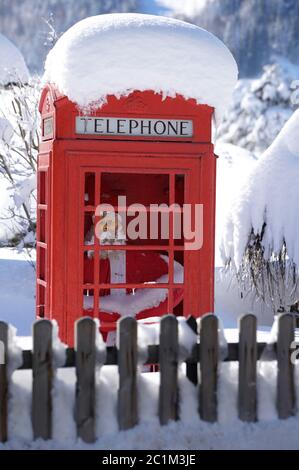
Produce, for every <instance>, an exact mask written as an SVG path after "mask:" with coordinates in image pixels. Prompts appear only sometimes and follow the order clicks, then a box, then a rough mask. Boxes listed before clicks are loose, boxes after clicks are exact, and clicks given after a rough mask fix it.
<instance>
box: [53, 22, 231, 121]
mask: <svg viewBox="0 0 299 470" xmlns="http://www.w3.org/2000/svg"><path fill="white" fill-rule="evenodd" d="M237 75H238V70H237V65H236V62H235V60H234V58H233V56H232V54H231V53H230V51H229V50H228V49H227V47H226V46H225V45H224V44H223V43H222V42H221V41H220V40H219V39H217V38H216V37H215V36H213V35H212V34H210V33H209V32H207V31H205V30H204V29H201V28H199V27H197V26H194V25H191V24H188V23H185V22H183V21H179V20H175V19H172V18H165V17H159V16H152V15H141V14H110V15H99V16H93V17H90V18H86V19H84V20H82V21H80V22H79V23H77V24H75V25H74V26H72V27H71V28H70V29H69V30H68V31H67V32H66V33H64V34H63V35H62V36H61V37H60V38H59V40H58V41H57V43H56V44H55V46H54V48H53V49H52V50H51V51H50V52H49V54H48V57H47V60H46V64H45V75H44V80H45V81H48V82H50V83H53V84H55V85H56V86H57V87H58V89H59V90H60V92H61V93H63V94H65V95H66V96H67V97H68V98H69V99H70V100H71V101H73V102H75V103H77V104H78V105H79V107H81V108H88V107H91V106H98V105H99V104H101V103H103V102H105V99H106V97H107V95H113V94H115V95H117V96H121V95H127V94H129V93H130V92H132V91H133V90H140V91H144V90H149V89H150V90H154V91H155V92H157V93H162V94H163V96H175V95H176V94H181V95H183V96H184V97H185V98H187V99H188V98H194V99H196V100H197V102H198V103H201V104H208V105H210V106H212V107H214V108H215V110H216V119H217V120H218V121H219V119H220V117H221V116H222V114H223V112H224V110H225V109H226V107H227V105H228V103H229V101H230V98H231V94H232V90H233V88H234V86H235V84H236V81H237Z"/></svg>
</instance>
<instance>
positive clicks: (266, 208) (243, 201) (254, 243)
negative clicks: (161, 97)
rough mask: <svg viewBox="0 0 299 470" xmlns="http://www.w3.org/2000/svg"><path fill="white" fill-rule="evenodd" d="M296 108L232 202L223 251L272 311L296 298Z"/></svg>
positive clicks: (298, 288)
mask: <svg viewBox="0 0 299 470" xmlns="http://www.w3.org/2000/svg"><path fill="white" fill-rule="evenodd" d="M298 135H299V110H297V111H296V112H295V113H294V114H293V115H292V116H291V118H290V119H289V121H288V122H287V123H286V125H285V126H284V128H283V129H282V131H281V132H280V133H279V135H278V136H277V138H276V139H275V140H274V142H273V143H272V145H271V146H270V147H269V148H268V149H267V150H266V151H265V152H264V154H263V155H262V156H261V157H260V158H259V160H258V161H257V163H256V165H255V166H254V167H253V169H252V171H250V172H249V174H248V176H247V178H246V181H245V182H244V184H243V185H242V187H241V188H240V189H239V191H238V193H237V194H236V195H235V197H234V201H233V203H232V204H231V208H230V211H229V213H228V215H227V217H226V221H225V224H224V227H223V241H222V255H223V258H224V259H225V261H226V262H227V263H228V264H230V265H231V266H233V267H234V269H235V270H236V273H237V277H238V280H239V282H240V284H241V286H242V288H243V289H244V292H246V291H250V290H251V291H252V290H254V291H255V293H256V294H257V295H258V297H260V298H262V300H263V301H264V302H266V303H268V304H271V305H272V307H273V309H274V310H275V311H277V310H278V309H279V308H281V307H282V308H283V309H284V310H287V309H289V307H290V305H292V304H293V303H294V302H295V301H296V300H297V299H298V296H299V277H298V267H299V238H298V233H299V219H298V200H299V189H298V188H299V187H298V183H297V179H298V174H299V144H298Z"/></svg>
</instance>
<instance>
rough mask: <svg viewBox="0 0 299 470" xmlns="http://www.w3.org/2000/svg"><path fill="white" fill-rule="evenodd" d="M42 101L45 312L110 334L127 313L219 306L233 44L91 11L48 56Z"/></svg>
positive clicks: (64, 323) (40, 260)
mask: <svg viewBox="0 0 299 470" xmlns="http://www.w3.org/2000/svg"><path fill="white" fill-rule="evenodd" d="M44 78H45V86H44V89H43V92H42V96H41V101H40V112H41V115H42V142H41V145H40V151H39V161H38V234H37V237H38V239H37V315H38V317H46V318H55V319H56V320H57V321H58V323H59V326H60V333H61V336H62V338H63V340H64V341H66V342H67V343H69V344H72V343H73V327H74V326H73V325H74V321H75V320H76V319H77V318H79V317H81V316H84V315H89V316H93V317H95V318H99V320H100V329H101V332H102V333H103V335H104V337H106V336H107V333H110V334H109V336H108V339H109V340H110V339H111V338H112V337H113V332H114V331H115V328H116V321H117V319H118V318H120V317H121V316H124V315H129V316H135V317H136V318H137V319H144V318H152V317H157V316H161V315H163V314H165V313H174V314H176V315H185V316H187V315H190V314H193V315H195V316H200V315H202V314H204V313H205V312H212V311H213V303H214V302H213V297H214V291H213V289H214V286H213V284H214V228H215V177H216V157H215V155H214V149H213V144H212V123H213V122H215V123H216V124H217V122H219V120H220V119H221V115H222V113H223V111H224V109H225V107H226V106H227V104H228V101H229V99H230V96H231V92H232V89H233V87H234V85H235V82H236V79H237V67H236V64H235V61H234V59H233V57H232V55H231V54H230V52H229V51H228V49H227V48H226V47H225V46H224V44H223V43H221V42H220V41H219V40H218V39H216V38H215V37H214V36H213V35H211V34H209V33H208V32H206V31H204V30H202V29H200V28H198V27H196V26H193V25H190V24H187V23H184V22H182V21H178V20H174V19H169V18H163V17H155V16H148V15H138V14H113V15H102V16H96V17H91V18H87V19H85V20H83V21H81V22H79V23H77V24H76V25H75V26H73V27H72V28H70V29H69V30H68V31H67V32H66V33H65V34H64V35H63V36H62V37H61V38H60V39H59V40H58V41H57V43H56V45H55V46H54V48H53V49H52V51H51V52H50V53H49V55H48V58H47V61H46V71H45V77H44Z"/></svg>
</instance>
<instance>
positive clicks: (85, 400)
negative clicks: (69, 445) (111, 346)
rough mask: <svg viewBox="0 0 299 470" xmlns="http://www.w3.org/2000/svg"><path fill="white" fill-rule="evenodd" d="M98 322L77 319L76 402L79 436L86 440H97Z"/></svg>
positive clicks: (88, 319) (85, 318)
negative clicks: (96, 379)
mask: <svg viewBox="0 0 299 470" xmlns="http://www.w3.org/2000/svg"><path fill="white" fill-rule="evenodd" d="M95 339H96V323H95V322H94V320H93V319H92V318H89V317H84V318H81V319H80V320H77V322H76V327H75V345H76V346H75V349H76V376H77V381H76V403H75V420H76V426H77V436H78V437H80V438H81V439H82V440H83V441H84V442H89V443H91V442H94V441H95V438H96V437H95V365H96V344H95Z"/></svg>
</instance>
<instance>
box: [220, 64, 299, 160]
mask: <svg viewBox="0 0 299 470" xmlns="http://www.w3.org/2000/svg"><path fill="white" fill-rule="evenodd" d="M298 77H299V68H297V67H294V66H291V64H287V63H285V62H284V63H276V64H272V65H267V66H265V67H264V70H263V74H262V75H261V77H260V78H257V79H254V80H239V82H238V85H237V87H236V90H235V92H234V96H233V101H232V104H231V106H230V108H229V109H228V111H227V113H226V115H225V117H224V120H223V122H222V124H221V126H220V127H219V129H218V138H220V140H222V141H223V142H229V143H232V144H235V145H239V146H241V147H243V148H247V149H248V150H251V151H254V152H256V153H261V152H263V151H264V150H265V149H266V148H267V147H269V145H270V144H271V143H272V142H273V140H274V139H275V137H276V136H277V134H278V133H279V131H280V130H281V129H282V127H283V126H284V124H285V123H286V121H287V120H288V119H289V118H290V116H291V115H292V113H293V111H294V106H295V103H294V102H293V99H292V98H293V93H294V90H293V89H292V84H293V83H294V80H295V79H296V78H298Z"/></svg>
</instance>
